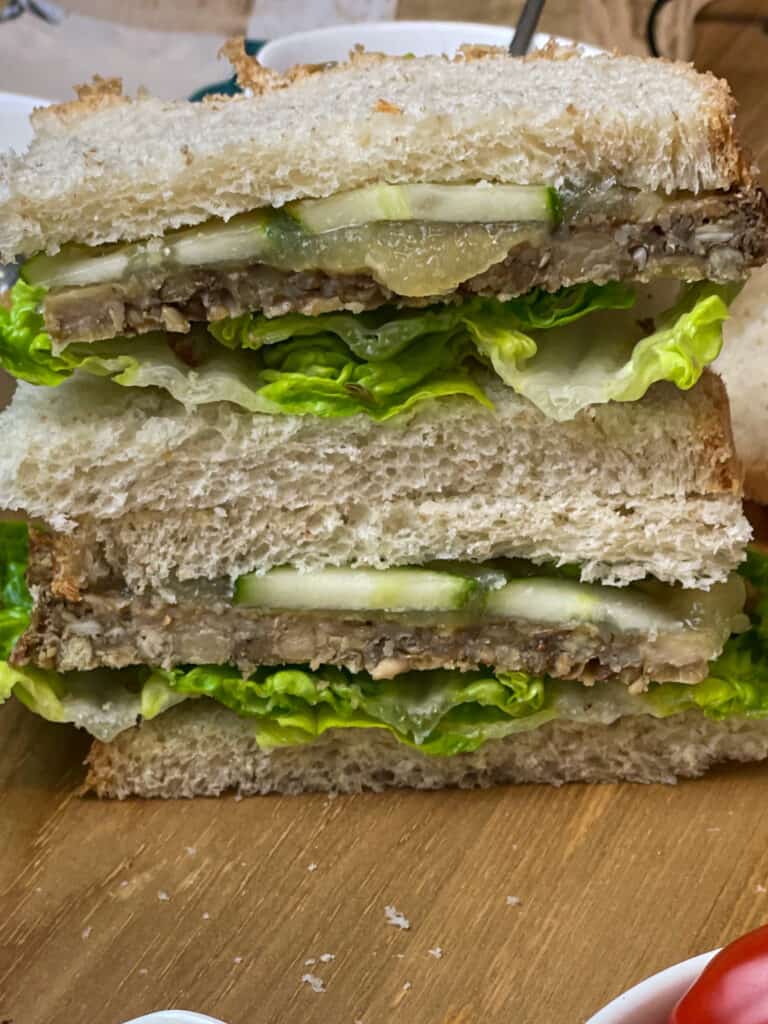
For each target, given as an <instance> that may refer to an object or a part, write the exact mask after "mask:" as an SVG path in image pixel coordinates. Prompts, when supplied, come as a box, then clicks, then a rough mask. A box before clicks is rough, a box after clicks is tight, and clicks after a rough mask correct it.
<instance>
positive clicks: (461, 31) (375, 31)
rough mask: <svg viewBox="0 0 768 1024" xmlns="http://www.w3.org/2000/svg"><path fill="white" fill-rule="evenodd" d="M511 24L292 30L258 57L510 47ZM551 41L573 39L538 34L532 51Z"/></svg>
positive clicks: (266, 60)
mask: <svg viewBox="0 0 768 1024" xmlns="http://www.w3.org/2000/svg"><path fill="white" fill-rule="evenodd" d="M512 31H513V30H512V28H511V27H510V28H504V27H503V26H501V25H483V24H480V23H479V22H471V21H368V22H364V21H363V22H358V23H357V24H354V25H332V26H330V27H328V28H319V29H312V30H311V31H309V32H294V33H293V34H292V35H289V36H281V37H279V38H278V39H273V40H272V42H270V43H267V45H266V46H264V47H263V48H262V49H261V50H260V52H259V60H260V61H261V63H262V64H264V65H265V67H269V68H273V69H274V70H275V71H286V70H287V69H288V68H289V67H292V66H293V65H294V64H323V63H325V61H329V60H346V59H347V57H348V56H349V51H350V50H351V49H352V48H353V47H354V46H355V45H356V44H357V43H362V45H363V46H364V47H365V48H366V50H374V51H377V52H379V53H389V54H394V55H402V54H404V53H413V54H415V55H416V56H417V57H423V56H425V55H426V54H430V53H445V54H448V56H453V55H454V54H455V53H456V50H457V49H458V48H459V47H460V46H461V44H462V43H482V44H485V45H490V46H504V47H506V46H509V42H510V40H511V39H512ZM550 39H555V40H556V41H557V42H560V43H566V44H567V43H570V42H571V40H569V39H564V38H562V37H560V36H550V35H547V34H546V33H545V32H537V33H536V35H535V36H534V37H533V49H540V48H541V47H542V46H546V44H547V43H548V42H549V41H550ZM580 49H581V50H582V52H583V53H584V54H585V55H591V54H595V53H600V52H601V51H600V50H599V49H598V48H597V47H594V46H588V45H586V44H580Z"/></svg>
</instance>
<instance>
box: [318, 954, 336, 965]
mask: <svg viewBox="0 0 768 1024" xmlns="http://www.w3.org/2000/svg"><path fill="white" fill-rule="evenodd" d="M335 959H336V954H335V953H321V954H320V963H321V964H329V963H330V962H331V960H335Z"/></svg>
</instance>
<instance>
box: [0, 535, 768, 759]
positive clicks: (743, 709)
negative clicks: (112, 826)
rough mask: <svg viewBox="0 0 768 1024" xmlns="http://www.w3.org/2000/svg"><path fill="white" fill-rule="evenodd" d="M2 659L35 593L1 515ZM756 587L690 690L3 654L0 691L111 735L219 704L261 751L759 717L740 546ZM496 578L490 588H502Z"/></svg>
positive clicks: (754, 609) (16, 538) (494, 676)
mask: <svg viewBox="0 0 768 1024" xmlns="http://www.w3.org/2000/svg"><path fill="white" fill-rule="evenodd" d="M2 539H3V544H2V546H0V551H2V552H3V560H2V564H1V565H0V597H1V599H2V610H1V611H0V657H3V658H6V659H7V658H8V657H9V655H10V654H11V651H12V649H13V647H14V644H15V643H16V641H17V639H18V638H19V636H20V635H21V634H22V633H23V632H24V630H25V629H26V628H27V626H28V623H29V618H30V613H31V609H32V597H31V594H30V592H29V590H28V589H27V585H26V583H25V576H26V570H27V565H26V563H27V559H28V541H27V533H26V527H25V526H23V525H21V524H3V525H2ZM742 575H743V578H744V580H745V581H746V582H747V584H748V585H749V587H750V590H751V602H750V615H751V622H750V628H749V629H747V630H746V631H744V632H742V633H741V634H740V635H738V636H733V637H731V638H730V639H729V640H728V641H727V643H726V644H725V647H724V650H723V653H722V654H721V655H720V657H718V658H717V659H715V660H714V661H713V662H712V663H711V664H710V666H709V668H708V671H707V676H706V678H705V679H704V680H703V681H701V682H699V683H697V684H696V685H693V686H690V685H688V686H686V685H683V684H679V683H669V682H667V683H653V684H652V685H651V686H650V687H649V688H648V689H647V690H646V691H645V692H642V693H633V692H630V691H629V690H628V689H627V688H626V687H624V686H621V685H620V684H619V683H618V682H616V681H603V682H599V683H597V684H596V685H595V686H593V687H584V686H582V685H581V684H579V683H577V682H574V681H572V680H559V679H555V678H552V677H551V676H549V675H546V674H539V675H537V674H534V673H530V672H519V671H501V670H499V669H492V668H491V669H487V670H484V671H474V672H459V671H456V670H452V669H445V668H443V669H440V670H433V671H421V672H405V673H403V674H401V675H398V676H397V677H396V678H395V679H374V678H373V677H372V676H371V675H370V674H369V673H365V672H356V673H351V672H349V671H345V670H344V669H340V668H336V667H332V666H322V667H319V668H316V669H313V668H311V667H308V666H295V665H289V666H280V667H276V668H272V667H267V666H262V667H259V668H256V669H255V670H253V671H252V672H249V673H245V674H244V673H243V672H242V671H240V670H239V669H238V668H237V667H236V666H233V665H210V664H209V665H200V666H190V665H187V666H178V667H175V668H170V669H168V668H160V667H149V666H132V667H127V668H124V669H122V670H114V669H95V670H93V671H72V672H63V673H59V672H55V671H51V670H46V669H43V668H38V667H32V666H29V665H16V664H13V665H12V664H10V663H9V662H8V661H7V660H6V661H3V662H0V694H1V695H2V696H3V697H4V698H5V697H8V696H10V695H11V694H14V695H15V696H16V697H17V698H18V699H19V700H21V701H22V702H23V703H25V704H26V705H27V706H28V707H30V708H31V709H32V710H33V711H35V712H37V713H38V714H41V715H42V716H43V717H45V718H48V719H49V720H51V721H58V722H73V723H74V724H76V725H78V726H80V727H82V728H85V729H87V730H88V731H89V732H91V733H92V734H93V735H94V736H96V737H97V738H99V739H102V740H111V739H113V738H114V737H115V736H116V735H119V733H120V732H122V731H124V730H126V729H130V728H132V727H133V726H135V725H136V724H138V723H139V722H140V721H141V719H150V718H154V717H156V716H157V715H159V714H162V713H163V712H164V711H165V710H167V709H168V708H170V707H172V706H173V705H175V704H177V703H179V702H181V701H185V700H199V699H203V700H209V701H213V702H216V703H218V704H220V705H224V706H225V707H227V708H229V709H230V710H231V711H232V712H233V713H235V714H237V715H239V716H241V717H242V718H244V719H247V720H248V721H249V722H251V723H252V726H253V729H254V735H255V737H256V740H257V742H258V744H259V746H260V747H262V748H263V749H270V748H273V747H276V746H292V745H297V744H303V743H310V742H312V741H313V740H314V739H316V738H317V737H319V736H321V735H323V733H325V732H327V731H328V730H330V729H340V728H341V729H347V728H354V729H359V728H377V729H385V730H387V731H389V732H390V733H391V734H392V735H393V736H394V737H395V738H396V739H397V740H398V741H399V742H401V743H403V744H407V745H409V746H411V747H415V748H417V749H418V750H420V751H422V752H423V753H425V754H430V755H452V754H459V753H463V752H468V751H472V750H476V749H477V748H478V747H480V746H482V745H483V744H484V743H485V742H487V741H489V740H493V739H500V738H503V737H504V736H508V735H511V734H513V733H515V732H519V731H522V730H528V729H534V728H536V727H537V726H539V725H543V724H544V723H546V722H549V721H552V720H556V719H557V720H564V721H576V722H591V723H601V724H604V725H609V724H610V723H611V722H614V721H616V720H617V719H618V718H621V717H623V716H627V715H638V714H644V715H651V716H655V717H667V716H670V715H674V714H679V713H682V712H686V711H691V710H697V711H698V712H700V713H702V714H704V715H707V716H709V717H712V718H715V719H723V718H730V717H741V718H762V717H766V716H768V627H767V626H766V623H767V622H768V558H766V556H765V555H761V554H759V553H758V552H756V551H752V552H751V553H750V554H749V557H748V560H747V562H746V564H745V566H744V568H743V570H742ZM502 589H503V588H501V587H500V588H498V591H497V592H501V590H502Z"/></svg>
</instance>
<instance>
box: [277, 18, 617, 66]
mask: <svg viewBox="0 0 768 1024" xmlns="http://www.w3.org/2000/svg"><path fill="white" fill-rule="evenodd" d="M514 29H515V26H514V25H492V24H489V23H488V22H482V21H428V20H412V21H406V20H403V21H397V20H389V21H356V22H345V23H344V24H340V25H325V26H324V27H322V28H311V29H304V30H303V31H301V32H291V33H289V34H288V35H284V36H275V38H274V39H270V40H269V41H268V42H266V43H265V44H264V46H262V48H261V49H260V50H259V52H258V55H257V59H258V60H259V61H260V62H261V63H262V64H264V65H265V66H267V67H271V64H270V55H273V54H276V53H280V52H281V51H282V50H283V49H289V50H290V49H293V48H294V47H297V46H301V44H302V43H304V42H306V41H307V40H313V41H318V40H319V41H321V42H322V41H323V40H326V39H334V38H335V39H338V40H344V39H347V40H348V41H350V42H354V41H355V39H354V37H355V36H360V35H369V34H371V33H372V34H374V35H377V36H379V37H380V38H381V39H386V38H387V37H389V36H397V35H400V34H401V33H403V32H408V31H413V32H443V33H448V32H456V33H458V32H459V31H461V32H468V33H471V32H478V33H482V34H483V35H484V36H486V37H488V36H492V37H495V39H496V40H498V43H499V45H502V46H506V45H507V44H508V43H509V41H510V39H511V38H512V33H513V32H514ZM475 41H476V40H473V39H472V38H471V36H467V37H464V38H462V39H460V40H459V42H460V43H472V42H475ZM550 41H554V42H556V43H560V44H561V45H564V46H572V45H576V46H578V47H579V49H580V50H582V52H583V53H584V54H585V55H586V56H594V55H596V54H599V53H604V52H605V51H604V50H601V49H600V48H599V47H597V46H592V45H591V44H590V43H578V42H575V41H574V40H573V39H568V38H567V37H565V36H558V35H553V34H551V33H549V32H537V33H536V34H535V35H534V37H533V42H534V45H535V46H537V47H540V46H545V45H546V44H547V43H548V42H550ZM371 45H372V43H371ZM486 45H489V43H486Z"/></svg>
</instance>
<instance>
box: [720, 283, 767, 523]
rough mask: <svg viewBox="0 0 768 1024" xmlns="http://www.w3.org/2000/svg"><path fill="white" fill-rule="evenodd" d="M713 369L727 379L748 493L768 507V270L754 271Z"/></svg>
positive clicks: (739, 453) (731, 320) (736, 303)
mask: <svg viewBox="0 0 768 1024" xmlns="http://www.w3.org/2000/svg"><path fill="white" fill-rule="evenodd" d="M724 334H725V345H724V346H723V351H722V353H721V354H720V357H719V358H718V360H717V362H716V363H715V364H714V369H715V370H716V371H717V372H718V373H719V374H721V376H722V378H723V380H724V381H725V386H726V388H727V391H728V397H729V399H730V404H731V417H732V420H733V435H734V439H735V441H736V451H737V452H738V455H739V458H740V459H741V461H742V462H743V463H744V494H745V497H747V498H751V499H752V500H753V501H757V502H761V503H762V504H764V505H768V267H763V268H762V269H760V270H757V271H755V272H754V274H753V275H752V277H750V279H749V280H748V281H747V284H746V286H745V287H744V290H743V291H742V293H741V294H740V295H739V296H738V298H737V299H736V301H735V302H734V304H733V306H732V308H731V318H730V320H728V321H727V323H726V325H725V330H724Z"/></svg>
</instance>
